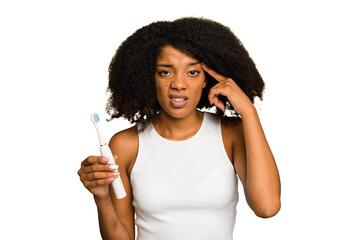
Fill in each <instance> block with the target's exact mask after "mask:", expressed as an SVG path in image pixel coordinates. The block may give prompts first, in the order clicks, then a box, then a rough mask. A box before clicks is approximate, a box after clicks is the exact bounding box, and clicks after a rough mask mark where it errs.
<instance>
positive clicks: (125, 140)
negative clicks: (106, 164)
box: [109, 125, 139, 169]
mask: <svg viewBox="0 0 360 240" xmlns="http://www.w3.org/2000/svg"><path fill="white" fill-rule="evenodd" d="M109 147H110V148H111V151H112V153H113V154H114V155H116V156H117V157H118V159H117V161H116V163H117V164H118V165H119V166H120V165H121V166H123V167H126V169H128V167H129V165H131V163H132V162H134V161H135V159H136V157H137V152H138V148H139V139H138V131H137V126H136V125H135V126H133V127H131V128H128V129H125V130H123V131H120V132H118V133H116V134H115V135H114V136H113V137H112V138H111V140H110V142H109Z"/></svg>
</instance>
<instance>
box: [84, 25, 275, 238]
mask: <svg viewBox="0 0 360 240" xmlns="http://www.w3.org/2000/svg"><path fill="white" fill-rule="evenodd" d="M263 89H264V82H263V80H262V78H261V76H260V74H259V73H258V71H257V69H256V67H255V64H254V63H253V61H252V60H251V58H250V56H249V55H248V53H247V51H246V50H245V48H244V47H243V45H242V44H241V42H240V41H239V40H238V39H237V38H236V36H235V35H234V34H233V33H232V32H231V31H230V29H228V28H227V27H224V26H223V25H221V24H219V23H216V22H213V21H211V20H207V19H199V18H182V19H178V20H176V21H173V22H156V23H152V24H150V25H148V26H145V27H143V28H141V29H139V30H138V31H136V32H135V33H134V34H133V35H132V36H130V37H129V38H128V39H127V40H126V41H124V42H123V43H122V44H121V45H120V47H119V49H118V50H117V52H116V54H115V56H114V58H113V59H112V62H111V64H110V68H109V88H108V90H109V92H110V93H111V96H110V98H109V101H108V105H107V111H108V113H109V114H111V117H112V118H116V117H123V118H126V119H128V120H129V121H131V122H132V123H137V124H136V125H135V126H134V127H131V128H129V129H126V130H124V131H121V132H119V133H117V134H115V135H114V136H113V137H112V139H111V141H110V143H109V146H110V148H111V150H112V152H113V154H114V155H115V158H116V163H117V166H115V167H118V170H119V172H120V176H121V180H122V182H123V184H124V187H125V190H126V192H127V196H126V197H125V198H124V199H120V200H118V199H115V197H114V193H113V191H112V190H110V188H109V184H110V183H111V182H112V181H114V179H115V178H116V177H118V174H116V173H115V172H114V170H113V168H114V166H111V164H107V162H108V160H107V159H106V158H104V157H101V156H90V157H88V158H87V159H85V160H84V161H83V162H82V164H81V168H80V170H79V172H78V173H79V175H80V179H81V181H82V182H83V184H84V186H85V187H86V188H87V189H88V190H89V191H90V192H91V193H92V194H93V195H94V199H95V202H96V205H97V208H98V214H99V224H100V231H101V235H102V237H103V238H104V239H134V238H135V225H137V230H138V237H137V239H139V240H143V239H146V240H151V239H156V240H159V239H166V240H169V239H170V240H172V239H197V240H199V239H207V240H208V239H232V234H233V230H234V224H235V217H236V204H237V202H238V191H237V182H238V180H237V177H238V178H239V179H240V181H241V183H242V184H243V188H244V193H245V196H246V200H247V202H248V204H249V206H250V207H251V209H252V210H253V211H254V213H255V214H256V215H257V216H259V217H264V218H267V217H271V216H274V215H275V214H276V213H277V212H278V211H279V209H280V179H279V174H278V170H277V167H276V163H275V160H274V158H273V155H272V153H271V150H270V148H269V146H268V143H267V141H266V138H265V135H264V132H263V130H262V127H261V123H260V120H259V118H258V115H257V112H256V109H255V108H254V106H253V102H254V98H255V97H256V96H257V97H259V98H262V92H263ZM199 109H212V110H213V111H214V112H215V113H216V114H211V113H208V112H201V111H199ZM224 113H226V115H225V114H224ZM228 116H232V117H228ZM236 175H237V176H236ZM134 213H136V220H134Z"/></svg>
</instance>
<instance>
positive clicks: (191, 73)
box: [189, 70, 200, 77]
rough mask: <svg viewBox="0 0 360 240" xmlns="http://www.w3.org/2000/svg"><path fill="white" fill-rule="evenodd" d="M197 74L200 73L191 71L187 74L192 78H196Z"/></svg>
mask: <svg viewBox="0 0 360 240" xmlns="http://www.w3.org/2000/svg"><path fill="white" fill-rule="evenodd" d="M199 73H200V71H197V70H191V71H190V72H189V75H190V76H193V77H194V76H197V75H198V74H199Z"/></svg>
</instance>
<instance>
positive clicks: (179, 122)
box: [153, 110, 204, 141]
mask: <svg viewBox="0 0 360 240" xmlns="http://www.w3.org/2000/svg"><path fill="white" fill-rule="evenodd" d="M203 115H204V113H202V112H200V111H197V110H194V112H193V113H191V114H189V115H188V116H186V117H184V118H174V117H172V116H170V115H168V114H166V113H165V112H164V111H161V112H160V115H159V118H158V119H157V120H155V121H154V122H153V125H154V128H155V130H156V131H157V132H158V133H159V134H160V135H161V136H162V137H164V138H166V139H168V140H175V141H181V140H186V139H188V138H191V137H192V136H194V135H195V134H196V133H197V131H198V130H199V129H200V127H201V124H202V121H203Z"/></svg>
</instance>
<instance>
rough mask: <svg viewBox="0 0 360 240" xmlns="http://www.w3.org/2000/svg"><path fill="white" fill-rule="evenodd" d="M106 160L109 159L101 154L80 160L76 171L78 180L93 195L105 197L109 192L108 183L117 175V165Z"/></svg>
mask: <svg viewBox="0 0 360 240" xmlns="http://www.w3.org/2000/svg"><path fill="white" fill-rule="evenodd" d="M116 158H117V157H116V156H114V159H116ZM108 162H109V159H107V158H106V157H102V156H90V157H87V158H86V159H85V160H84V161H82V162H81V167H80V169H79V171H78V174H79V176H80V180H81V182H82V183H83V184H84V186H85V187H86V188H87V189H88V190H89V191H90V192H91V193H92V194H93V195H94V196H95V197H106V196H107V195H108V194H109V184H110V183H112V182H113V181H114V179H115V178H117V177H119V173H118V172H117V171H116V169H117V168H118V166H117V165H115V164H108Z"/></svg>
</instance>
